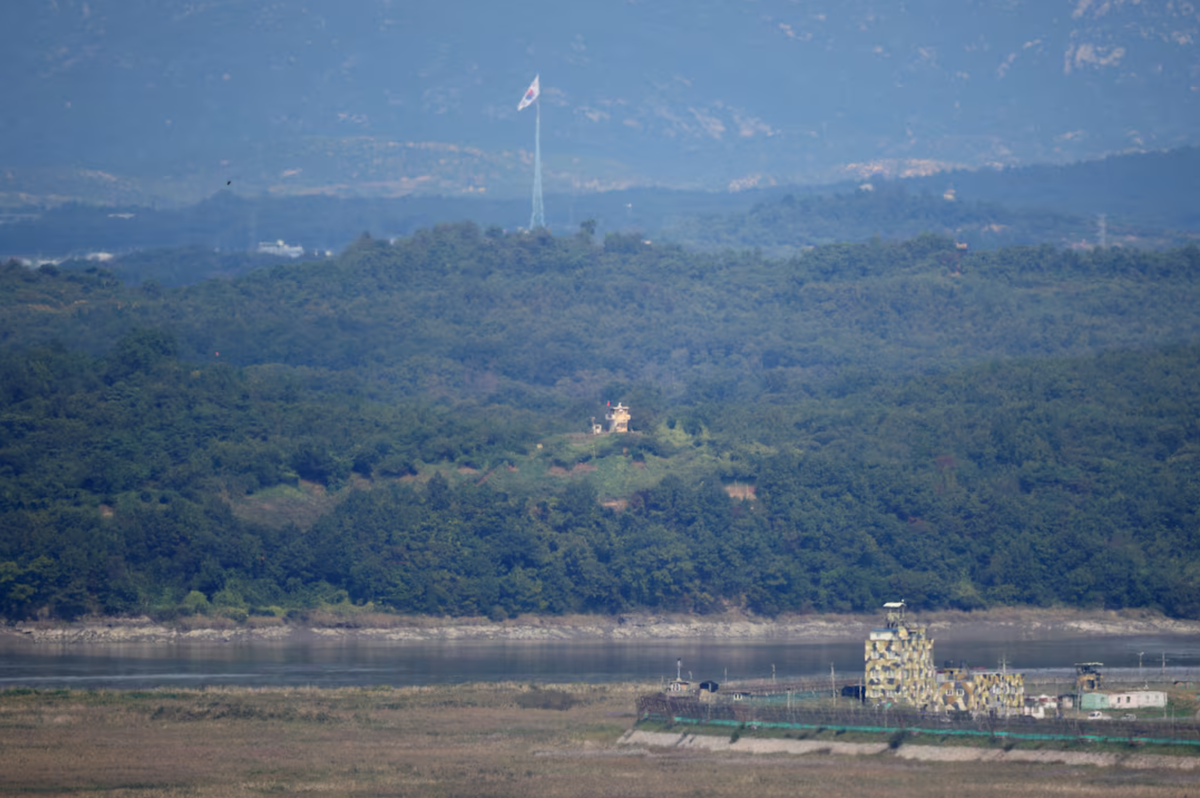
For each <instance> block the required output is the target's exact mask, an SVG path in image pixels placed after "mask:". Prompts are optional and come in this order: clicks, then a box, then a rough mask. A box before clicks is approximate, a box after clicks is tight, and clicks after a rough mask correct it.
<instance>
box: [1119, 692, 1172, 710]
mask: <svg viewBox="0 0 1200 798" xmlns="http://www.w3.org/2000/svg"><path fill="white" fill-rule="evenodd" d="M1166 705H1167V694H1166V693H1164V692H1163V691H1161V690H1135V691H1133V692H1129V693H1109V694H1108V708H1109V709H1140V708H1142V707H1160V708H1161V707H1166Z"/></svg>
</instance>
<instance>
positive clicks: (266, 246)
mask: <svg viewBox="0 0 1200 798" xmlns="http://www.w3.org/2000/svg"><path fill="white" fill-rule="evenodd" d="M258 251H259V252H261V253H262V254H264V255H279V256H281V257H284V258H298V257H300V256H301V255H303V254H304V247H301V246H298V245H297V246H292V245H290V244H285V243H284V242H283V239H282V238H281V239H279V240H278V241H260V242H258Z"/></svg>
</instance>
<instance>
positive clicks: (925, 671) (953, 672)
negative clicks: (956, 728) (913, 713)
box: [863, 601, 1025, 715]
mask: <svg viewBox="0 0 1200 798" xmlns="http://www.w3.org/2000/svg"><path fill="white" fill-rule="evenodd" d="M883 606H884V609H886V610H887V623H886V625H885V626H884V627H883V628H882V629H872V630H871V633H870V637H869V638H868V639H867V642H866V653H865V656H864V661H865V662H864V666H865V673H864V678H863V691H864V696H863V698H864V700H866V701H872V702H876V703H899V704H908V705H910V706H912V707H915V708H917V709H928V710H933V711H938V712H951V711H959V712H971V713H973V714H974V713H983V712H987V713H992V714H997V715H1010V714H1011V715H1016V714H1020V713H1021V711H1022V709H1023V708H1024V704H1025V676H1024V675H1023V674H1020V673H1009V672H1008V671H1007V670H1004V671H982V670H974V669H970V668H968V667H967V666H966V663H960V665H959V666H958V667H955V666H953V665H950V664H949V663H947V667H945V668H943V669H942V670H940V671H937V670H935V669H934V667H933V640H932V639H931V638H930V637H929V636H928V635H927V634H926V629H925V627H924V626H920V625H917V624H913V623H909V622H908V621H907V620H905V618H904V602H903V601H897V602H889V603H887V604H884V605H883Z"/></svg>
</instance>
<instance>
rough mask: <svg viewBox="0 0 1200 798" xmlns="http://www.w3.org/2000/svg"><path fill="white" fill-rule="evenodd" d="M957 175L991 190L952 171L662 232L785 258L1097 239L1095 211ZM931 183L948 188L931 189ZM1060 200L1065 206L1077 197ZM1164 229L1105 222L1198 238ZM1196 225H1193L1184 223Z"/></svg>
mask: <svg viewBox="0 0 1200 798" xmlns="http://www.w3.org/2000/svg"><path fill="white" fill-rule="evenodd" d="M1040 169H1041V170H1042V171H1041V172H1039V174H1043V173H1050V172H1051V169H1050V167H1040ZM989 174H990V173H989ZM959 178H961V182H965V183H968V184H969V185H971V186H973V187H974V186H976V184H979V187H980V189H981V190H986V188H987V187H989V184H988V183H986V182H984V181H985V177H984V176H983V175H981V174H978V173H967V174H963V175H948V176H945V177H944V178H942V179H940V181H939V179H938V178H926V179H924V180H923V181H921V182H920V185H922V187H923V190H922V191H921V193H910V192H909V191H908V190H907V188H906V185H907V181H904V182H900V181H897V182H889V181H880V180H875V181H871V182H868V183H864V184H863V185H862V186H860V187H859V188H858V189H856V190H849V191H845V190H844V191H842V192H840V193H831V194H827V195H824V196H818V197H797V196H794V195H791V194H787V195H784V196H783V197H780V198H771V199H766V200H764V201H762V202H759V203H757V204H755V205H754V207H752V208H751V209H750V210H749V211H747V212H745V213H727V214H707V215H696V216H691V217H686V218H682V219H680V220H678V221H676V222H675V223H673V224H672V225H670V226H669V227H667V228H666V229H665V230H663V232H662V235H664V236H665V237H668V238H670V239H672V240H675V241H678V242H680V243H683V244H686V245H688V246H694V247H705V248H715V247H757V248H761V249H763V250H764V251H766V252H768V253H771V254H775V255H780V256H787V255H789V254H791V253H793V252H795V251H796V250H798V249H802V248H805V247H811V246H819V245H823V244H831V243H835V242H843V241H868V240H870V239H871V238H873V237H880V238H885V239H902V238H911V237H913V236H916V235H919V234H921V233H925V232H931V231H932V232H935V233H938V234H941V235H948V236H952V237H954V238H955V239H956V240H957V241H959V242H962V243H965V244H968V245H969V246H970V247H971V248H973V249H997V248H1000V247H1010V246H1017V245H1033V244H1054V245H1058V246H1068V245H1076V244H1081V243H1086V244H1096V243H1097V242H1098V241H1099V237H1100V233H1099V228H1098V224H1099V220H1098V219H1097V218H1096V217H1095V216H1094V215H1082V214H1079V213H1071V212H1067V211H1064V210H1053V209H1054V208H1059V207H1060V206H1058V205H1049V206H1043V207H1015V208H1014V207H1010V206H1006V205H1002V204H999V203H997V202H995V201H991V202H980V201H978V200H973V199H968V198H969V197H972V196H978V194H974V195H973V194H971V193H968V192H965V191H964V192H963V195H962V197H959V196H958V194H957V192H954V193H950V192H948V191H947V190H946V188H945V187H946V186H950V187H952V186H954V185H955V183H957V182H960V180H959ZM993 180H994V181H995V182H996V183H997V184H998V185H997V186H996V187H995V190H996V191H999V190H1000V189H1001V188H1002V187H1004V186H1006V185H1007V183H1005V182H1004V181H1002V180H1000V179H999V178H993ZM1010 180H1014V181H1015V178H1010ZM1065 182H1066V181H1064V183H1065ZM1078 182H1081V183H1082V182H1083V181H1082V180H1080V181H1078ZM930 186H942V188H938V189H937V190H936V192H930V190H929V187H930ZM1059 199H1061V200H1062V201H1063V202H1064V203H1066V202H1067V200H1068V199H1072V198H1068V197H1061V198H1059ZM1026 205H1028V202H1026ZM1115 207H1117V206H1116V204H1115V203H1114V208H1115ZM1120 207H1121V208H1122V209H1124V207H1125V206H1120ZM1160 218H1162V219H1165V218H1170V219H1171V221H1177V220H1178V218H1179V217H1178V215H1177V214H1167V213H1162V214H1161V217H1160ZM1192 221H1193V222H1194V220H1192ZM1166 228H1167V225H1166V224H1165V222H1164V221H1160V220H1158V219H1155V220H1153V221H1151V220H1149V219H1146V220H1143V221H1139V222H1137V223H1134V222H1132V221H1130V219H1129V218H1128V217H1126V216H1123V215H1118V214H1113V215H1112V216H1111V218H1107V219H1106V222H1105V239H1106V242H1107V243H1111V244H1119V245H1121V246H1126V247H1135V248H1141V249H1146V248H1163V247H1168V246H1179V245H1181V244H1184V243H1187V242H1189V241H1190V240H1192V239H1191V235H1190V234H1189V233H1187V232H1179V231H1171V230H1168V229H1166ZM1194 229H1195V225H1194V224H1193V223H1192V222H1187V223H1186V224H1184V225H1183V226H1181V227H1180V228H1179V230H1181V231H1189V230H1194Z"/></svg>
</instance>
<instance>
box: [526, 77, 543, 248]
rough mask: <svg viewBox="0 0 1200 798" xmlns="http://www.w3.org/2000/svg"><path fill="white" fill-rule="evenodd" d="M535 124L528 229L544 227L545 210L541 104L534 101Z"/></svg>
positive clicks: (538, 101)
mask: <svg viewBox="0 0 1200 798" xmlns="http://www.w3.org/2000/svg"><path fill="white" fill-rule="evenodd" d="M533 104H534V106H535V109H536V111H537V124H536V127H534V133H533V213H532V214H531V215H530V217H529V229H530V230H536V229H538V228H539V227H545V226H546V210H545V208H543V207H542V103H541V101H540V100H535V101H534V103H533Z"/></svg>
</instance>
